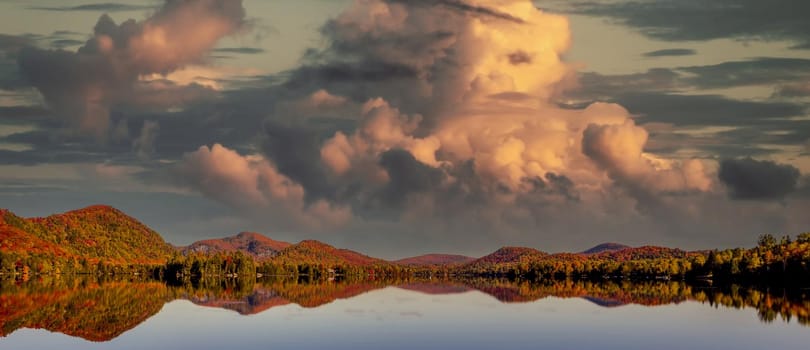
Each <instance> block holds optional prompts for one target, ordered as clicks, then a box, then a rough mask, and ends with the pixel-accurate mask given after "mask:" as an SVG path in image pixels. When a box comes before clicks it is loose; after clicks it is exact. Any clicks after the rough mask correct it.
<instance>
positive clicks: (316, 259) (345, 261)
mask: <svg viewBox="0 0 810 350" xmlns="http://www.w3.org/2000/svg"><path fill="white" fill-rule="evenodd" d="M274 260H275V261H279V262H292V263H311V264H323V265H344V266H368V265H390V263H389V262H387V261H385V260H382V259H378V258H372V257H370V256H367V255H363V254H360V253H358V252H355V251H352V250H348V249H338V248H335V247H333V246H331V245H328V244H326V243H323V242H319V241H315V240H306V241H301V242H299V243H297V244H293V245H291V246H289V247H287V248H285V249H283V250H282V251H280V252H279V254H278V256H277V257H276V258H275V259H274Z"/></svg>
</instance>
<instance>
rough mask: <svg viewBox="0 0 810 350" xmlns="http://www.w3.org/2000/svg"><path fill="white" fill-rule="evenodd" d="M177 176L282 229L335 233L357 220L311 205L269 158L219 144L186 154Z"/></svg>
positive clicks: (323, 204)
mask: <svg viewBox="0 0 810 350" xmlns="http://www.w3.org/2000/svg"><path fill="white" fill-rule="evenodd" d="M174 173H175V174H176V176H178V180H179V181H181V183H183V184H186V185H188V186H191V187H193V188H194V189H196V190H198V191H200V192H201V193H203V194H204V195H206V196H208V197H211V198H213V199H216V200H218V201H221V202H224V203H226V204H229V205H232V206H234V207H236V208H238V209H240V210H242V211H243V212H244V213H247V214H248V215H250V216H252V217H254V218H260V219H261V221H264V222H271V223H273V224H274V225H276V227H277V228H281V229H284V228H290V227H295V228H299V229H300V228H331V229H335V228H338V227H340V226H341V225H343V224H345V223H346V221H347V220H348V219H349V217H351V212H350V209H348V208H346V207H340V206H334V205H332V204H330V203H328V202H326V201H314V202H310V203H307V202H306V201H305V200H304V189H303V188H302V187H301V185H300V184H298V183H296V182H295V181H293V180H291V179H290V178H288V177H286V176H284V175H283V174H281V173H280V172H279V171H278V169H277V168H276V167H275V165H274V164H273V163H272V162H270V161H268V160H267V159H265V158H264V157H262V156H260V155H247V156H243V155H240V154H239V153H237V152H236V151H234V150H231V149H228V148H226V147H224V146H222V145H219V144H214V145H213V146H211V147H207V146H202V147H200V148H199V149H198V150H196V151H194V152H191V153H188V154H186V155H185V156H184V157H183V159H182V161H180V162H179V163H178V164H177V166H176V167H175V169H174Z"/></svg>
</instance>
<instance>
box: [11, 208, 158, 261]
mask: <svg viewBox="0 0 810 350" xmlns="http://www.w3.org/2000/svg"><path fill="white" fill-rule="evenodd" d="M0 238H2V239H0V251H2V252H4V253H14V254H18V255H29V254H41V255H52V256H56V257H65V258H77V259H79V258H86V259H90V260H92V259H99V258H103V259H105V260H107V261H110V262H118V263H139V264H144V263H163V262H165V261H166V259H167V258H168V257H169V256H170V255H171V254H172V253H173V252H174V249H173V248H172V247H171V246H170V245H169V244H168V243H166V242H165V241H164V240H163V238H162V237H161V236H160V235H159V234H158V233H157V232H155V231H153V230H152V229H150V228H149V227H147V226H146V225H144V224H142V223H141V222H139V221H138V220H135V219H134V218H132V217H130V216H128V215H126V214H124V213H123V212H121V211H119V210H118V209H115V208H113V207H110V206H104V205H95V206H91V207H87V208H83V209H79V210H73V211H69V212H66V213H62V214H56V215H51V216H48V217H44V218H28V219H26V218H21V217H19V216H17V215H14V214H13V213H11V212H10V211H8V210H0Z"/></svg>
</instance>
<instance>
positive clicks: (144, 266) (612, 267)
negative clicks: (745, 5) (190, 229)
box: [0, 206, 810, 286]
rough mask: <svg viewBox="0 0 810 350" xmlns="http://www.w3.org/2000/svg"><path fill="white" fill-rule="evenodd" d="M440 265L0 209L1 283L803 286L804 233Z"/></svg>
mask: <svg viewBox="0 0 810 350" xmlns="http://www.w3.org/2000/svg"><path fill="white" fill-rule="evenodd" d="M442 257H443V256H442V255H432V256H430V257H425V258H424V259H421V260H420V259H419V258H411V259H404V260H403V261H407V263H401V262H391V261H386V260H383V259H377V258H373V257H369V256H366V255H363V254H360V253H357V252H354V251H351V250H347V249H338V248H335V247H332V246H330V245H328V244H325V243H322V242H318V241H312V240H306V241H302V242H299V243H297V244H290V243H286V242H278V241H274V240H272V239H269V238H267V237H264V236H262V235H259V234H256V233H241V234H239V235H237V236H234V237H228V238H224V239H221V240H206V241H200V242H197V243H194V244H192V245H190V246H188V247H173V246H171V245H170V244H168V243H166V242H165V241H164V240H163V238H162V237H161V236H160V235H159V234H158V233H157V232H155V231H153V230H152V229H150V228H148V227H147V226H146V225H144V224H142V223H140V222H139V221H137V220H135V219H134V218H131V217H129V216H127V215H126V214H124V213H123V212H121V211H119V210H117V209H114V208H112V207H108V206H92V207H88V208H84V209H79V210H75V211H70V212H67V213H63V214H56V215H52V216H49V217H46V218H22V217H19V216H17V215H15V214H13V213H11V212H10V211H8V210H0V274H2V275H3V276H14V277H15V278H23V279H24V278H29V276H32V275H50V274H100V275H110V274H134V275H147V276H152V277H154V278H158V279H191V278H202V277H206V276H213V277H232V278H233V277H243V278H244V277H248V276H252V277H254V278H255V276H257V275H287V276H309V277H311V278H328V277H330V276H380V277H397V278H400V277H403V276H422V277H425V276H443V277H448V276H485V277H507V278H512V279H522V280H544V279H558V280H559V279H571V278H573V279H636V280H638V279H677V280H712V281H715V282H721V283H745V284H768V285H801V286H808V285H810V233H802V234H799V235H797V236H796V237H790V236H777V235H772V234H763V235H761V236H760V237H759V240H758V242H756V245H755V246H754V247H752V248H747V249H746V248H735V249H723V250H705V251H691V252H689V251H684V250H680V249H674V248H667V247H657V246H644V247H627V246H623V245H618V244H609V245H605V246H604V247H602V248H600V249H593V250H589V251H586V252H582V253H555V254H549V253H546V252H542V251H540V250H537V249H534V248H527V247H503V248H500V249H498V250H496V251H495V252H493V253H492V254H489V255H487V256H484V257H481V258H477V259H473V258H465V257H459V256H451V255H446V257H447V260H446V261H443V260H442V259H441V258H442ZM420 261H423V262H424V263H420Z"/></svg>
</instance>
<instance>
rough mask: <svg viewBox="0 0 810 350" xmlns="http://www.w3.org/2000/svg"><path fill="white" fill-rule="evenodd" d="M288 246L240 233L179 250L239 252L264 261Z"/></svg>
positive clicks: (185, 252)
mask: <svg viewBox="0 0 810 350" xmlns="http://www.w3.org/2000/svg"><path fill="white" fill-rule="evenodd" d="M290 245H291V244H290V243H287V242H281V241H276V240H273V239H270V238H267V237H265V236H263V235H261V234H259V233H255V232H241V233H239V234H237V235H236V236H231V237H225V238H220V239H207V240H203V241H197V242H194V243H192V244H190V245H189V246H187V247H182V248H179V249H180V251H182V252H183V253H184V254H188V253H202V254H213V253H221V252H237V251H241V252H244V253H247V254H249V255H251V256H252V257H254V258H256V259H257V260H265V259H269V258H272V257H274V256H276V255H278V253H279V252H280V251H281V250H283V249H284V248H287V247H289V246H290Z"/></svg>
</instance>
